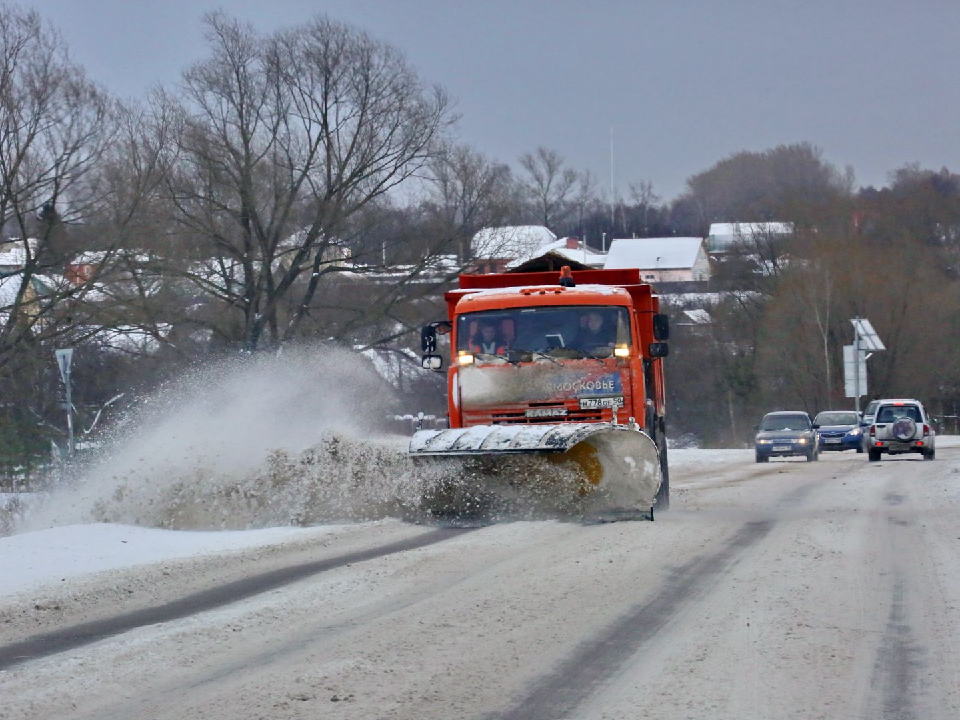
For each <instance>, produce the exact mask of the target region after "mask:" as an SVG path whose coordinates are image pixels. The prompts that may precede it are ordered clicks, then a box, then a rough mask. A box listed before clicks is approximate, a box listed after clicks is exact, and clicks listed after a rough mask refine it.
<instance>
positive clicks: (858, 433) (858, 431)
mask: <svg viewBox="0 0 960 720" xmlns="http://www.w3.org/2000/svg"><path fill="white" fill-rule="evenodd" d="M862 434H863V430H861V429H860V428H854V429H853V430H851V431H850V435H853V436H854V437H860V436H861V435H862Z"/></svg>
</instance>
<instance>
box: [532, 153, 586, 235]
mask: <svg viewBox="0 0 960 720" xmlns="http://www.w3.org/2000/svg"><path fill="white" fill-rule="evenodd" d="M520 167H522V168H523V169H524V170H525V171H526V173H527V179H526V180H527V181H526V183H525V187H526V190H527V194H528V195H529V197H530V201H531V202H532V204H533V208H534V212H535V213H536V215H537V218H538V219H539V221H540V222H541V223H542V224H543V225H544V226H546V227H550V226H551V225H556V224H557V223H559V222H561V221H562V220H563V217H564V215H565V214H566V212H567V207H566V204H567V199H568V198H569V196H570V192H571V191H572V190H573V187H574V185H576V183H577V179H578V174H577V172H576V170H573V169H571V168H565V167H564V159H563V156H562V155H560V153H558V152H557V151H556V150H548V149H547V148H544V147H539V148H537V149H536V150H535V151H534V152H532V153H524V154H523V155H522V156H521V157H520Z"/></svg>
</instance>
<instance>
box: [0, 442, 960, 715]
mask: <svg viewBox="0 0 960 720" xmlns="http://www.w3.org/2000/svg"><path fill="white" fill-rule="evenodd" d="M951 440H953V438H941V442H940V444H939V447H938V458H937V460H936V461H935V462H932V463H930V462H923V461H921V460H920V459H919V457H918V458H917V459H914V458H913V457H907V458H894V459H890V458H884V460H883V462H881V463H868V462H867V460H866V458H865V456H864V455H855V454H852V453H842V454H835V455H824V456H823V457H822V459H821V461H820V462H818V463H805V462H802V461H797V460H787V461H780V462H777V461H774V462H771V463H769V464H766V465H756V464H754V463H753V456H752V452H751V451H697V450H683V451H674V452H673V454H672V461H673V468H674V470H673V476H672V479H673V490H674V492H673V506H672V509H671V510H670V511H669V512H668V513H662V514H659V515H658V517H657V520H656V522H654V523H648V522H627V523H617V524H609V525H588V526H584V525H580V524H577V523H571V522H514V523H507V524H500V525H495V526H491V527H485V528H480V529H474V530H469V531H466V532H461V533H449V534H447V535H442V536H438V535H436V532H435V529H434V528H430V527H422V526H417V525H413V524H408V523H402V522H399V521H395V520H379V521H376V522H368V523H355V524H348V525H336V526H325V527H315V528H308V529H299V530H298V529H275V530H258V531H248V532H231V533H185V532H177V531H161V530H152V529H144V528H132V527H129V526H110V525H86V526H73V527H66V528H54V529H51V530H43V531H38V532H33V533H25V534H22V535H15V536H12V537H7V538H0V717H2V718H64V717H71V718H118V719H120V718H123V719H126V718H133V717H136V718H187V717H189V718H316V717H323V718H470V717H476V718H518V719H519V718H524V719H528V718H564V717H569V718H584V719H598V720H599V719H600V718H624V719H626V718H638V717H645V718H671V719H677V718H711V719H716V718H737V719H738V720H739V719H744V718H757V719H758V720H759V719H764V720H766V719H768V718H785V717H797V718H871V719H872V718H880V717H884V718H918V719H919V718H924V719H926V718H944V719H946V718H956V717H960V564H958V563H957V560H956V558H957V556H958V554H960V444H958V443H956V442H950V441H951ZM431 534H433V535H431ZM413 546H416V547H413ZM400 548H406V549H400ZM294 567H300V568H308V569H307V570H306V571H305V575H304V576H302V577H300V579H296V580H292V581H291V580H290V578H289V577H287V579H286V580H283V579H282V578H281V576H283V574H284V573H288V574H289V570H290V568H294ZM271 573H272V574H271ZM284 577H286V576H284ZM271 578H273V580H274V581H275V582H273V584H270V582H268V581H269V580H270V579H271ZM277 578H281V580H277ZM241 581H242V582H244V583H247V584H246V585H244V586H243V587H246V588H247V589H248V592H246V593H245V597H244V598H243V599H240V600H237V601H235V602H228V603H225V602H224V601H223V600H224V599H223V598H220V599H219V600H218V601H217V602H215V603H213V604H212V605H211V604H209V603H208V604H206V605H205V604H204V603H203V602H202V600H203V598H207V599H209V598H211V597H215V596H216V589H217V588H222V587H224V586H225V585H228V584H229V583H239V582H241ZM253 581H257V582H260V581H263V582H264V583H265V584H264V585H263V586H262V588H261V589H260V590H250V589H249V588H251V587H252V586H251V585H250V584H249V583H250V582H253ZM230 587H240V585H231V586H230ZM184 598H192V599H191V600H190V602H188V603H184ZM178 603H179V604H178ZM191 603H194V604H191ZM171 608H173V609H176V608H179V611H178V612H172V611H171ZM199 608H206V609H203V610H201V611H199V612H198V611H197V609H199ZM164 611H167V614H166V615H164V614H163V613H164ZM157 613H159V614H157ZM124 618H126V624H125V625H124V624H122V623H121V624H120V625H111V623H116V622H117V621H118V619H119V620H122V619H124ZM137 618H141V619H142V622H137ZM111 627H114V628H116V629H115V630H113V631H111V630H110V628H111ZM84 628H86V630H84ZM90 628H100V631H99V634H97V637H99V638H100V639H97V640H96V641H93V642H90V641H89V638H87V637H76V636H78V635H84V633H87V634H89V630H90ZM114 633H115V634H114ZM38 638H46V642H47V644H46V645H42V644H41V645H33V646H31V645H30V642H31V641H36V640H37V639H38ZM64 640H65V641H66V642H67V645H65V646H64V647H68V648H69V649H62V650H60V651H57V649H56V648H57V647H58V646H57V645H56V642H60V641H64ZM11 648H13V649H14V650H15V649H16V648H32V649H30V650H29V651H27V650H24V651H23V654H38V655H39V656H37V657H32V658H30V659H19V660H18V659H16V657H14V656H15V655H16V652H14V651H12V650H11ZM38 648H40V649H39V650H38ZM43 648H46V649H43ZM4 653H6V655H4ZM44 653H46V654H44Z"/></svg>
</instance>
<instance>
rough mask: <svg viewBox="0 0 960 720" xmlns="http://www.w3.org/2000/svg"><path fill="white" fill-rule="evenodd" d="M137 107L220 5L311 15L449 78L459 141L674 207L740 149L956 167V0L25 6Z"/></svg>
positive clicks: (959, 53) (263, 24) (859, 165)
mask: <svg viewBox="0 0 960 720" xmlns="http://www.w3.org/2000/svg"><path fill="white" fill-rule="evenodd" d="M21 4H22V5H23V6H26V7H32V8H35V9H37V10H39V11H40V12H41V14H42V15H43V16H44V17H45V18H46V19H48V20H49V21H51V22H52V23H53V24H54V25H56V26H57V27H59V29H60V30H61V31H62V32H63V34H64V35H65V37H66V39H67V42H68V44H69V46H70V48H71V50H72V52H73V55H74V58H75V59H76V60H77V61H78V62H80V63H81V64H82V65H84V66H85V67H86V68H87V70H88V72H89V73H90V75H91V76H92V77H93V79H95V80H97V81H98V82H100V83H102V84H104V85H106V86H107V87H108V88H109V89H111V90H112V91H114V92H115V93H118V94H120V95H123V96H127V97H137V96H142V95H143V94H144V93H145V91H146V90H147V89H148V88H149V87H151V86H152V85H155V84H157V83H164V84H169V83H174V82H176V80H177V78H178V75H179V73H180V71H181V70H182V69H183V68H184V67H186V66H187V65H188V64H189V63H191V62H192V61H194V60H196V59H198V58H200V57H202V55H203V53H204V45H203V41H202V37H201V25H200V18H201V16H202V15H203V13H204V12H205V11H206V10H210V9H215V8H222V9H224V10H226V11H227V12H228V13H230V14H232V15H234V16H236V17H239V18H242V19H244V20H248V21H250V22H251V23H253V24H254V25H256V26H257V27H260V28H262V29H264V30H272V29H274V28H277V27H281V26H286V25H291V24H295V23H297V22H299V21H300V20H302V19H304V18H307V17H309V16H311V15H313V14H316V13H326V14H327V15H329V16H330V17H332V18H334V19H337V20H341V21H345V22H348V23H351V24H354V25H356V26H358V27H360V28H363V29H364V30H367V31H368V32H370V33H371V34H373V35H375V36H376V37H378V38H380V39H383V40H386V41H388V42H390V43H391V44H393V45H395V46H396V47H398V48H399V49H401V50H402V51H404V52H405V53H406V55H407V57H408V58H409V59H410V61H411V62H412V64H413V65H414V66H415V67H416V68H417V69H418V70H419V72H420V74H421V76H422V77H423V78H424V79H425V80H427V81H429V82H436V83H439V84H440V85H442V86H444V87H445V88H446V89H447V90H448V91H449V93H450V94H451V95H452V96H453V97H454V98H455V99H456V101H457V110H458V112H459V113H460V114H461V115H462V120H461V122H460V124H459V135H460V139H461V141H463V142H465V143H468V144H470V145H472V146H473V147H475V148H476V149H478V150H481V151H483V152H484V153H486V154H488V155H490V156H491V157H494V158H496V159H498V160H501V161H504V162H508V163H510V164H512V165H514V166H516V159H517V157H518V156H519V155H520V154H521V153H523V152H525V151H529V150H533V149H535V148H536V147H537V146H538V145H543V146H546V147H549V148H552V149H556V150H558V151H560V152H561V153H562V154H563V155H564V156H565V157H566V158H567V160H568V162H569V164H570V165H571V166H573V167H576V168H578V169H587V168H589V169H590V170H592V171H593V172H594V173H595V174H596V175H597V176H598V178H599V179H600V181H601V183H602V185H603V186H604V187H605V188H606V189H609V186H610V175H611V162H610V136H611V128H612V131H613V149H614V153H613V154H614V162H613V174H614V181H615V185H616V187H617V189H618V191H619V192H620V193H624V192H625V191H626V188H627V185H628V183H630V182H635V181H637V180H640V179H643V180H650V181H652V182H653V185H654V191H655V192H657V193H658V194H660V195H661V196H663V197H664V199H671V198H673V197H675V196H676V195H678V194H679V193H681V192H682V191H683V189H684V183H685V180H686V178H688V177H689V176H690V175H692V174H694V173H696V172H699V171H701V170H705V169H707V168H709V167H710V166H711V165H713V164H714V163H715V162H716V161H718V160H720V159H721V158H723V157H726V156H728V155H730V154H732V153H734V152H737V151H738V150H744V149H747V150H764V149H767V148H770V147H773V146H775V145H778V144H780V143H793V142H800V141H809V142H811V143H813V144H815V145H817V146H819V147H820V148H822V149H823V151H824V155H825V157H826V158H827V159H828V160H830V161H831V162H833V163H835V164H837V165H838V166H840V167H841V168H842V167H843V166H845V165H851V166H853V168H854V170H855V172H856V176H857V181H858V183H859V184H861V185H877V186H879V185H882V184H885V183H886V182H887V175H888V173H889V172H890V171H891V170H893V169H895V168H896V167H899V166H901V165H903V164H905V163H909V162H919V163H920V164H921V165H923V166H925V167H930V168H933V169H939V168H940V167H941V166H944V165H946V166H947V167H949V168H950V169H951V170H953V171H955V172H956V171H960V80H958V77H960V2H957V1H956V0H942V1H941V0H914V1H913V2H908V1H907V0H856V1H848V2H845V1H844V0H831V1H828V0H822V1H821V0H802V1H795V0H783V1H781V0H760V1H757V2H753V1H749V2H748V1H746V0H744V1H742V2H735V1H733V2H722V1H721V0H716V1H714V2H708V1H702V2H695V1H693V0H662V1H661V2H646V1H643V0H605V1H604V0H593V1H592V2H586V1H585V0H580V1H579V2H574V1H568V0H556V1H553V2H550V1H543V2H534V1H533V0H473V1H472V2H467V1H465V0H392V1H387V0H222V1H221V2H208V1H207V0H162V1H161V0H23V1H22V2H21Z"/></svg>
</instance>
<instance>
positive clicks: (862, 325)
mask: <svg viewBox="0 0 960 720" xmlns="http://www.w3.org/2000/svg"><path fill="white" fill-rule="evenodd" d="M850 322H851V323H853V345H844V346H843V380H844V391H845V394H846V396H847V397H852V398H853V399H854V408H855V409H856V411H857V413H859V412H860V397H861V396H862V395H866V394H867V359H868V358H869V357H870V356H871V355H873V353H875V352H879V351H880V350H886V347H884V345H883V343H882V342H880V338H879V337H878V336H877V332H876V330H874V329H873V325H871V324H870V321H869V320H867V319H866V318H859V317H858V318H853V319H852V320H850Z"/></svg>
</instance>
